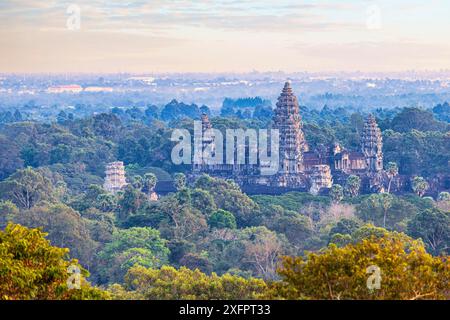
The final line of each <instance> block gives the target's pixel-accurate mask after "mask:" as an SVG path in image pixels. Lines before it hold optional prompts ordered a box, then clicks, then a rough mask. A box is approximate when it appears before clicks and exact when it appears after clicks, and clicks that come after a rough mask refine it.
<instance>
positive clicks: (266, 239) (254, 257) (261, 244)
mask: <svg viewBox="0 0 450 320" xmlns="http://www.w3.org/2000/svg"><path fill="white" fill-rule="evenodd" d="M242 236H243V238H242V241H243V244H244V246H245V258H244V259H245V261H246V262H247V263H250V264H251V265H252V268H253V270H254V271H255V273H256V274H258V275H260V276H262V277H263V278H265V279H274V278H275V274H276V269H277V263H278V258H279V256H280V255H281V253H282V252H283V244H282V242H281V241H280V239H279V238H278V236H277V234H276V233H275V232H273V231H270V230H268V229H267V228H265V227H252V228H246V229H244V230H243V233H242Z"/></svg>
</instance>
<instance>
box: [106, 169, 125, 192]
mask: <svg viewBox="0 0 450 320" xmlns="http://www.w3.org/2000/svg"><path fill="white" fill-rule="evenodd" d="M105 174H106V177H105V183H104V184H103V188H104V189H105V190H106V191H108V192H110V193H113V194H114V193H116V192H117V191H119V190H121V189H122V188H123V187H124V186H126V185H127V182H126V180H125V167H124V165H123V162H122V161H116V162H111V163H108V164H107V165H106V171H105Z"/></svg>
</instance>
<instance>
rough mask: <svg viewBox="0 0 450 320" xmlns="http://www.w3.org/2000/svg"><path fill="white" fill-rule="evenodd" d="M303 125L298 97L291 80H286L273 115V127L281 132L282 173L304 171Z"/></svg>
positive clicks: (304, 144) (304, 145) (305, 146)
mask: <svg viewBox="0 0 450 320" xmlns="http://www.w3.org/2000/svg"><path fill="white" fill-rule="evenodd" d="M302 126H303V125H302V122H301V117H300V112H299V106H298V100H297V97H296V96H295V95H294V93H293V91H292V88H291V84H290V82H286V83H285V85H284V88H283V91H282V92H281V95H280V96H279V98H278V102H277V106H276V109H275V114H274V117H273V128H274V129H278V130H279V132H280V148H279V150H280V168H279V172H280V174H296V173H300V172H303V151H306V148H307V145H306V141H305V136H304V134H303V130H302Z"/></svg>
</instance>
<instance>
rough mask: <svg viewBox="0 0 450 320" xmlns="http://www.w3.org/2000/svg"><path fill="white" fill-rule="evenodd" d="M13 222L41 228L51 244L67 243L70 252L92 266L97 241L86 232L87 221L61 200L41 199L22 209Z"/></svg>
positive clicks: (61, 245)
mask: <svg viewBox="0 0 450 320" xmlns="http://www.w3.org/2000/svg"><path fill="white" fill-rule="evenodd" d="M14 222H16V223H19V224H21V225H23V226H26V227H29V228H38V227H40V228H42V229H43V230H44V231H45V232H47V233H48V238H49V239H50V241H51V242H52V244H54V245H56V246H58V247H68V248H69V249H70V252H71V255H72V256H73V257H75V258H77V259H78V260H80V262H81V263H82V264H83V265H84V266H87V267H89V266H91V265H92V264H93V258H94V255H95V252H96V249H97V247H98V244H97V243H96V242H95V241H93V240H92V239H91V237H90V234H89V229H88V226H87V221H86V220H85V219H83V218H82V217H81V215H80V214H79V213H78V212H77V211H75V210H73V209H72V208H70V207H68V206H66V205H64V204H48V203H41V204H40V205H37V206H35V207H33V208H31V209H29V210H21V211H20V212H19V213H18V214H17V215H16V216H15V218H14Z"/></svg>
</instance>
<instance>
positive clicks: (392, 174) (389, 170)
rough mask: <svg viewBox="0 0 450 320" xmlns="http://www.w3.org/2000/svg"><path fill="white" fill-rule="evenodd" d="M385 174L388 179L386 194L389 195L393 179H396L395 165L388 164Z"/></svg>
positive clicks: (396, 168) (396, 169)
mask: <svg viewBox="0 0 450 320" xmlns="http://www.w3.org/2000/svg"><path fill="white" fill-rule="evenodd" d="M386 173H387V175H388V177H389V185H388V189H387V193H390V192H391V184H392V180H393V179H394V177H396V176H397V175H398V166H397V163H395V162H389V163H388V164H387V168H386Z"/></svg>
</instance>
